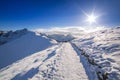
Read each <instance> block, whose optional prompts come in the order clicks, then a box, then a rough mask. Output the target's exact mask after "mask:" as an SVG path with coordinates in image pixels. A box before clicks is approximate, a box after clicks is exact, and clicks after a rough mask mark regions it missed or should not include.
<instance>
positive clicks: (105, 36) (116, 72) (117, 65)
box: [73, 27, 120, 80]
mask: <svg viewBox="0 0 120 80" xmlns="http://www.w3.org/2000/svg"><path fill="white" fill-rule="evenodd" d="M119 37H120V28H119V27H117V28H110V29H105V30H101V31H97V32H93V33H89V34H86V35H84V36H81V37H80V38H79V39H76V40H74V41H73V43H74V44H75V45H76V46H77V47H78V48H79V49H80V50H81V51H82V52H83V55H84V56H86V58H87V60H88V61H89V62H90V63H91V64H92V65H94V67H96V72H97V73H100V74H99V75H100V76H102V75H104V76H102V77H100V79H105V76H107V78H108V80H119V79H120V59H119V57H120V55H119V53H120V38H119Z"/></svg>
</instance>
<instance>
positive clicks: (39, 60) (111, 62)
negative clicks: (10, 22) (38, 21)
mask: <svg viewBox="0 0 120 80" xmlns="http://www.w3.org/2000/svg"><path fill="white" fill-rule="evenodd" d="M86 31H87V30H86ZM86 31H85V30H84V29H83V28H74V27H67V28H55V29H50V30H43V29H42V30H40V31H39V30H38V31H34V32H31V31H27V32H25V34H22V33H21V32H20V33H19V34H18V35H20V34H22V35H21V36H18V35H17V36H15V35H12V36H11V37H10V39H8V42H7V43H5V44H4V45H0V80H120V59H119V57H120V27H116V28H100V29H99V30H93V31H89V32H86ZM17 32H18V31H17ZM13 37H14V38H13ZM3 41H4V40H3Z"/></svg>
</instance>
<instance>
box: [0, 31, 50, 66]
mask: <svg viewBox="0 0 120 80" xmlns="http://www.w3.org/2000/svg"><path fill="white" fill-rule="evenodd" d="M51 45H52V43H51V42H50V40H48V39H46V38H45V37H42V36H41V35H36V34H35V33H34V32H27V33H26V34H25V35H23V36H21V37H19V38H18V39H15V40H13V41H10V42H8V43H6V44H4V45H1V46H0V68H3V67H5V66H7V65H9V64H11V63H13V62H15V61H17V60H19V59H22V58H24V57H26V56H28V55H31V54H33V53H35V52H38V51H41V50H43V49H46V48H48V47H49V46H51Z"/></svg>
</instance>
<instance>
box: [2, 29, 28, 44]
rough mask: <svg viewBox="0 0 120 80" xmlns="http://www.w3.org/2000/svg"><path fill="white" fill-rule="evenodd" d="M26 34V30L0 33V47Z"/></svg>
mask: <svg viewBox="0 0 120 80" xmlns="http://www.w3.org/2000/svg"><path fill="white" fill-rule="evenodd" d="M27 32H28V30H27V29H22V30H16V31H0V45H3V44H5V43H7V42H10V41H12V40H15V39H17V38H19V37H21V36H23V35H25V34H26V33H27Z"/></svg>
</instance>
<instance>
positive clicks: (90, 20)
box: [87, 15, 96, 24]
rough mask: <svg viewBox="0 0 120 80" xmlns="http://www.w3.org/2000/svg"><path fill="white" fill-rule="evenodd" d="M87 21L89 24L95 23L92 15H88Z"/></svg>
mask: <svg viewBox="0 0 120 80" xmlns="http://www.w3.org/2000/svg"><path fill="white" fill-rule="evenodd" d="M87 21H88V22H90V24H91V23H95V22H96V17H95V16H94V15H90V16H88V19H87Z"/></svg>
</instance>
